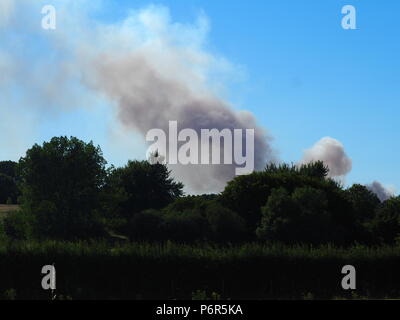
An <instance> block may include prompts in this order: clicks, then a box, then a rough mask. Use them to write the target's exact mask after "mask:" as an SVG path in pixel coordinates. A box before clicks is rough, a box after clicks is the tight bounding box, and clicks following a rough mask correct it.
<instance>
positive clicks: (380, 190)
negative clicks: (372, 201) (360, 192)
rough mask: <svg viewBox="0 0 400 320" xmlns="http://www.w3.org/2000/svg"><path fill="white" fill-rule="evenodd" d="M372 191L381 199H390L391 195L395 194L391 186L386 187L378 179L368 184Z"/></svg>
mask: <svg viewBox="0 0 400 320" xmlns="http://www.w3.org/2000/svg"><path fill="white" fill-rule="evenodd" d="M366 187H367V188H368V189H369V190H370V191H372V192H373V193H375V194H376V195H377V197H378V198H379V200H381V201H386V200H388V199H390V198H391V197H393V196H394V192H393V190H390V189H389V188H387V187H385V186H384V185H382V184H381V183H380V182H378V181H374V182H372V183H371V184H369V185H367V186H366Z"/></svg>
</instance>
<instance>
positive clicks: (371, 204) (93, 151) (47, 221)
mask: <svg viewBox="0 0 400 320" xmlns="http://www.w3.org/2000/svg"><path fill="white" fill-rule="evenodd" d="M328 172H329V171H328V168H327V167H326V166H325V165H324V164H323V163H322V162H320V161H317V162H314V163H310V164H304V165H300V166H297V165H288V164H280V165H275V164H268V165H266V167H265V168H264V170H262V171H257V172H253V173H252V174H249V175H244V176H238V177H235V178H234V179H233V180H231V181H229V182H228V183H227V186H226V187H225V189H224V190H223V191H222V192H221V193H220V194H208V195H201V196H193V195H184V192H183V187H184V186H183V184H182V183H180V182H178V181H176V180H174V179H173V178H172V177H171V172H170V171H169V170H168V168H167V166H165V165H163V164H158V163H151V162H148V161H128V163H127V164H126V165H125V166H123V167H118V168H116V167H114V166H109V167H107V162H106V160H105V159H104V156H103V154H102V151H101V148H100V147H99V146H95V145H94V144H93V143H92V142H90V143H85V142H83V141H81V140H79V139H77V138H75V137H71V138H67V137H54V138H52V139H51V140H50V141H48V142H44V143H43V144H42V145H38V144H35V145H34V146H33V147H32V148H30V149H29V150H28V151H27V152H26V155H25V156H24V157H22V158H21V159H20V160H19V161H18V163H16V162H12V161H3V162H0V203H7V204H19V210H18V211H14V212H10V213H9V214H7V216H6V217H5V218H4V219H2V221H1V225H0V227H1V230H0V237H3V238H5V239H24V240H30V239H32V240H33V239H35V240H44V239H58V240H79V239H110V238H112V237H113V235H114V236H115V235H119V236H120V238H124V237H126V238H128V239H130V240H132V241H149V242H160V241H167V240H171V241H175V242H180V243H226V244H227V243H243V242H249V241H260V242H265V241H267V242H268V241H270V242H282V243H286V244H300V243H306V244H325V243H332V244H336V245H340V246H341V245H343V246H345V245H351V244H354V243H363V244H367V245H377V244H382V243H386V244H394V243H395V242H396V241H398V240H399V235H400V197H392V198H390V199H388V200H386V201H384V202H381V201H380V200H379V199H378V197H377V196H376V195H375V194H374V193H373V192H371V191H370V190H368V188H367V187H365V186H363V185H359V184H354V185H352V186H351V187H349V188H344V187H343V186H342V185H341V184H340V183H338V182H337V181H335V180H332V179H330V178H328Z"/></svg>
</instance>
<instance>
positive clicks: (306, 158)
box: [301, 137, 352, 177]
mask: <svg viewBox="0 0 400 320" xmlns="http://www.w3.org/2000/svg"><path fill="white" fill-rule="evenodd" d="M318 160H319V161H323V162H324V163H325V165H327V166H328V167H329V174H328V175H329V177H344V176H345V175H346V174H347V173H349V172H350V171H351V169H352V161H351V159H350V158H349V157H348V156H347V154H346V152H345V149H344V146H343V144H342V143H341V142H340V141H338V140H336V139H333V138H330V137H324V138H322V139H321V140H319V141H318V142H317V143H315V144H314V145H313V146H312V147H311V148H310V149H307V150H305V151H304V154H303V158H302V160H301V162H302V163H309V162H312V161H318Z"/></svg>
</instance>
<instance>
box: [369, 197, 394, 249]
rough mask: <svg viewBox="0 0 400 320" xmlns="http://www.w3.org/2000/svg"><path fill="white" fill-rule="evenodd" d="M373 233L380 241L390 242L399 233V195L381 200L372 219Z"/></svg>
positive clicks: (392, 241)
mask: <svg viewBox="0 0 400 320" xmlns="http://www.w3.org/2000/svg"><path fill="white" fill-rule="evenodd" d="M372 230H373V232H374V235H375V236H376V237H377V238H378V239H379V240H380V241H382V242H384V243H389V244H392V243H394V241H395V240H396V237H398V236H399V235H400V196H399V197H393V198H390V199H388V200H386V201H384V202H382V203H381V204H380V205H379V207H378V208H377V212H376V216H375V218H374V220H373V221H372Z"/></svg>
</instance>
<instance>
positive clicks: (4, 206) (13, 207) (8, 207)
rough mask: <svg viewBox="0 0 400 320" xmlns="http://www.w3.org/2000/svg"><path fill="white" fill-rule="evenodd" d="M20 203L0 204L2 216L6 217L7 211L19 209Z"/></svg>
mask: <svg viewBox="0 0 400 320" xmlns="http://www.w3.org/2000/svg"><path fill="white" fill-rule="evenodd" d="M18 208H19V206H18V205H8V204H0V218H1V217H4V216H5V215H6V213H7V212H10V211H16V210H18Z"/></svg>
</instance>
